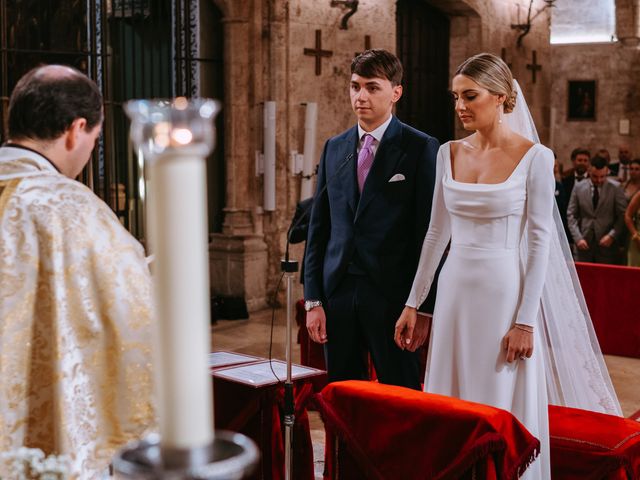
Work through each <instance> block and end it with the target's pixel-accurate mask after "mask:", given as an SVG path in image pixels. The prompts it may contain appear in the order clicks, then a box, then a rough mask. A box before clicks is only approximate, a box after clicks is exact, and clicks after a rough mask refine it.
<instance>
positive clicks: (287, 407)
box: [280, 255, 298, 480]
mask: <svg viewBox="0 0 640 480" xmlns="http://www.w3.org/2000/svg"><path fill="white" fill-rule="evenodd" d="M280 267H281V269H282V271H283V272H284V275H285V277H286V278H287V340H286V346H285V347H286V360H287V380H286V382H285V384H284V478H285V480H291V478H292V477H291V473H292V471H293V465H292V463H291V459H292V457H291V448H292V445H293V443H292V442H293V424H294V423H295V414H294V412H295V403H294V399H293V381H292V379H291V363H292V359H291V352H292V344H291V332H292V330H293V306H294V301H293V292H292V282H293V279H294V277H295V274H296V272H297V271H298V262H296V261H295V260H289V259H288V255H287V258H286V259H285V260H282V262H280Z"/></svg>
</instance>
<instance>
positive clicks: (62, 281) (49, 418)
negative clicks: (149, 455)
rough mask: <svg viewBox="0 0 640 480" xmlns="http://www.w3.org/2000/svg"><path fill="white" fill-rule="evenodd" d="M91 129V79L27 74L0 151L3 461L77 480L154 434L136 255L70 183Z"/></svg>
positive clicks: (53, 70) (116, 225) (145, 280)
mask: <svg viewBox="0 0 640 480" xmlns="http://www.w3.org/2000/svg"><path fill="white" fill-rule="evenodd" d="M102 119H103V113H102V97H101V94H100V90H99V89H98V87H97V86H96V84H95V83H93V82H92V81H91V80H90V79H89V78H87V77H86V76H85V75H84V74H82V73H81V72H79V71H77V70H75V69H73V68H70V67H66V66H60V65H49V66H43V67H38V68H36V69H34V70H31V71H30V72H28V73H27V74H26V75H25V76H24V77H22V78H21V79H20V81H19V82H18V83H17V85H16V87H15V89H14V91H13V93H12V95H11V98H10V102H9V132H8V133H9V141H8V142H7V143H6V144H4V145H3V146H2V147H1V148H0V398H2V401H1V402H0V451H2V452H11V451H13V450H17V449H18V448H20V447H22V446H25V447H29V448H39V449H41V450H42V451H44V453H45V454H65V455H68V456H69V457H70V472H69V473H70V477H71V478H80V479H85V478H86V479H95V478H100V477H101V476H102V474H103V472H104V471H105V469H107V468H108V465H109V462H110V460H111V458H112V456H113V454H114V452H115V451H116V449H117V448H119V447H120V446H122V445H123V444H124V443H126V442H128V441H130V440H132V439H135V438H139V437H140V436H142V435H143V434H144V431H145V430H146V429H148V428H149V427H151V426H152V425H153V424H154V420H155V409H154V402H153V397H152V395H153V372H152V369H151V354H152V352H151V349H152V348H151V338H152V332H151V322H152V314H153V308H152V299H151V293H152V292H151V279H150V275H149V270H148V266H147V264H146V261H145V256H144V251H143V249H142V246H141V245H140V244H139V243H138V242H137V241H136V240H135V239H134V238H133V237H132V236H131V235H130V234H129V233H128V232H127V231H126V230H125V229H124V228H123V227H122V225H121V224H120V222H119V221H118V219H117V217H116V216H115V215H114V213H113V212H112V211H111V210H110V209H109V207H108V206H107V205H106V204H105V203H104V202H103V201H101V200H100V199H99V198H98V197H97V196H96V195H94V194H93V192H92V191H91V190H90V189H88V188H87V187H86V186H84V185H83V184H81V183H79V182H77V181H75V180H74V178H75V177H77V176H78V174H79V173H80V171H81V170H82V169H83V168H84V166H85V165H86V163H87V162H88V160H89V158H90V155H91V152H92V150H93V148H94V145H95V143H96V141H97V139H98V137H99V135H100V130H101V127H102ZM2 468H8V467H7V466H2V467H0V477H2V478H12V476H11V474H10V472H7V471H6V470H2Z"/></svg>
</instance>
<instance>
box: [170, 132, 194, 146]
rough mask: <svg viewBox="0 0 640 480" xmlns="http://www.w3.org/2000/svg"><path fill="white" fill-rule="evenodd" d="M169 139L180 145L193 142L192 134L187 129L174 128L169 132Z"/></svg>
mask: <svg viewBox="0 0 640 480" xmlns="http://www.w3.org/2000/svg"><path fill="white" fill-rule="evenodd" d="M171 138H172V139H173V140H174V141H175V142H176V143H178V144H180V145H187V144H189V143H191V140H193V133H191V130H189V129H188V128H176V129H175V130H173V131H172V132H171Z"/></svg>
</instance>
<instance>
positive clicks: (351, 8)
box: [331, 0, 359, 30]
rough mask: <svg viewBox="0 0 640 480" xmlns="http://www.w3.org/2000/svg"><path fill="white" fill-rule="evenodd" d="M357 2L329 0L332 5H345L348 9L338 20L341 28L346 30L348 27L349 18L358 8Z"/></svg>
mask: <svg viewBox="0 0 640 480" xmlns="http://www.w3.org/2000/svg"><path fill="white" fill-rule="evenodd" d="M358 3H359V0H331V6H332V7H345V8H347V9H348V10H349V11H348V12H347V13H345V15H344V17H342V20H341V21H340V29H341V30H347V29H348V28H349V25H348V22H349V19H350V18H351V17H352V16H353V14H354V13H356V11H357V10H358Z"/></svg>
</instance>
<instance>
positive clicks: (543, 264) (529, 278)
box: [516, 149, 555, 326]
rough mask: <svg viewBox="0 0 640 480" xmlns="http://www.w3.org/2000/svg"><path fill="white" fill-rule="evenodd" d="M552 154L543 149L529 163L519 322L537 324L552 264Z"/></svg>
mask: <svg viewBox="0 0 640 480" xmlns="http://www.w3.org/2000/svg"><path fill="white" fill-rule="evenodd" d="M553 163H554V159H553V154H552V152H551V150H548V149H544V150H542V149H541V150H540V153H538V154H537V155H536V156H535V157H533V158H532V159H531V162H530V164H529V175H528V176H527V207H526V218H527V222H526V226H525V228H526V231H527V246H528V248H527V250H526V251H527V260H526V265H525V278H524V284H523V288H522V298H521V300H520V306H519V308H518V315H517V318H516V323H519V324H522V325H530V326H534V325H535V324H536V323H537V321H536V319H537V316H538V310H539V307H540V297H541V296H542V289H543V287H544V282H545V277H546V274H547V265H548V264H549V246H550V243H551V234H552V232H553V229H554V228H555V227H554V223H553V202H554V201H555V197H554V189H555V183H554V181H553Z"/></svg>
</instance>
